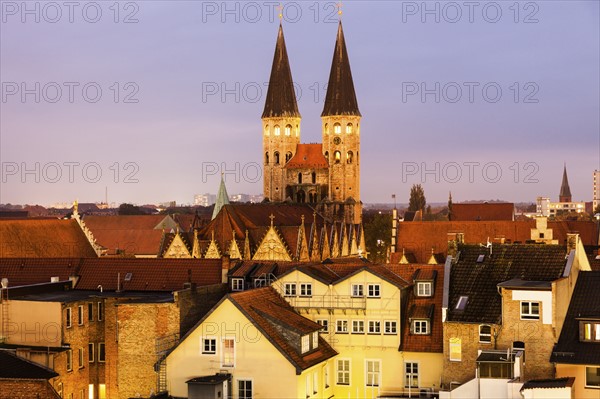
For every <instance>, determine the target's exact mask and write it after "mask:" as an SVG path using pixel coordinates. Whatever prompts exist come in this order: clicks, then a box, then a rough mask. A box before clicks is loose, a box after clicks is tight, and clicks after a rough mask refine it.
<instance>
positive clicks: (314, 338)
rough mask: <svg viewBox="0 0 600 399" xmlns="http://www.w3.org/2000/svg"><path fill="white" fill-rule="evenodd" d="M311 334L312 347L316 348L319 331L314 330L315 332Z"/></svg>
mask: <svg viewBox="0 0 600 399" xmlns="http://www.w3.org/2000/svg"><path fill="white" fill-rule="evenodd" d="M312 336H313V339H312V342H313V349H317V348H318V347H319V332H318V331H315V332H314V333H313V334H312Z"/></svg>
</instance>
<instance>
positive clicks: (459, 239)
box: [448, 233, 465, 258]
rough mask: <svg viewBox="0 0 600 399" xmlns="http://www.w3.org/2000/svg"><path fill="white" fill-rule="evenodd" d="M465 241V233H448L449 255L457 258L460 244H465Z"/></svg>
mask: <svg viewBox="0 0 600 399" xmlns="http://www.w3.org/2000/svg"><path fill="white" fill-rule="evenodd" d="M464 241H465V235H464V233H448V255H450V256H452V258H456V255H457V254H458V244H463V243H464Z"/></svg>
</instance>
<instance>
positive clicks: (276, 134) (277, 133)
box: [273, 125, 281, 136]
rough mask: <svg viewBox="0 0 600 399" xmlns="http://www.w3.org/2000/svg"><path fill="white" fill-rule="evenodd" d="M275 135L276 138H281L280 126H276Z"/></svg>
mask: <svg viewBox="0 0 600 399" xmlns="http://www.w3.org/2000/svg"><path fill="white" fill-rule="evenodd" d="M273 134H274V135H275V136H279V135H280V134H281V129H280V128H279V125H275V127H274V128H273Z"/></svg>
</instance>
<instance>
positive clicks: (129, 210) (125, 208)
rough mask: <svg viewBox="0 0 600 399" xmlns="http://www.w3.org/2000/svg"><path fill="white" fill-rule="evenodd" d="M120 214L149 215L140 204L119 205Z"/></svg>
mask: <svg viewBox="0 0 600 399" xmlns="http://www.w3.org/2000/svg"><path fill="white" fill-rule="evenodd" d="M119 215H147V213H146V212H144V211H143V210H141V209H140V207H139V206H135V205H132V204H121V205H119Z"/></svg>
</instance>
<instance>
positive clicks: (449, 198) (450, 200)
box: [448, 192, 452, 220]
mask: <svg viewBox="0 0 600 399" xmlns="http://www.w3.org/2000/svg"><path fill="white" fill-rule="evenodd" d="M448 220H452V192H450V194H449V195H448Z"/></svg>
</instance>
